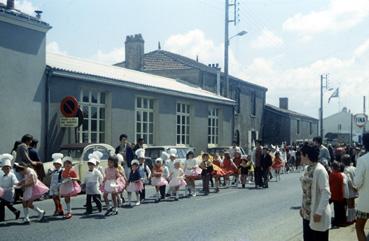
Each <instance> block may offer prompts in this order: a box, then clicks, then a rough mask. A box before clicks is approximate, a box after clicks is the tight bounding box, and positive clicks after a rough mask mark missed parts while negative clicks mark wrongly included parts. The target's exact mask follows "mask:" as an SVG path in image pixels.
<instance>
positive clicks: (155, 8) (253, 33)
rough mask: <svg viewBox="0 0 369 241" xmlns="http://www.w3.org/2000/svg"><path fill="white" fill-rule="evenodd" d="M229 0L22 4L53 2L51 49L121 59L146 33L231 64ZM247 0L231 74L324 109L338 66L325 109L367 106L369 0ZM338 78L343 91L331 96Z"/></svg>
mask: <svg viewBox="0 0 369 241" xmlns="http://www.w3.org/2000/svg"><path fill="white" fill-rule="evenodd" d="M224 1H225V0H140V1H133V0H106V1H96V0H16V1H15V7H16V8H18V9H20V10H22V11H24V12H27V13H29V14H33V11H34V10H36V9H40V10H42V11H43V14H42V20H44V21H46V22H48V23H49V24H50V25H51V26H52V27H53V28H52V29H51V30H50V31H49V32H48V35H47V50H48V51H51V52H57V53H62V54H66V55H71V56H78V57H82V58H86V59H93V60H95V61H98V62H103V63H108V64H113V63H116V62H120V61H123V60H124V40H125V37H126V36H127V35H132V34H136V33H141V34H142V35H143V38H144V39H145V51H146V52H149V51H152V50H155V49H157V48H158V42H160V43H161V46H162V49H164V50H168V51H172V52H175V53H178V54H181V55H184V56H187V57H190V58H193V59H195V58H196V56H198V58H199V61H200V62H203V63H205V64H210V63H219V64H220V66H221V67H223V52H224V48H223V46H224V8H225V6H224V5H225V3H224ZM0 2H6V0H0ZM230 2H233V0H230ZM237 2H238V3H239V5H238V9H239V11H238V14H239V20H240V21H239V22H238V23H237V25H236V26H234V24H233V23H232V24H230V28H229V31H230V36H232V35H234V34H237V33H238V32H240V31H243V30H245V31H247V32H248V33H247V34H246V35H244V36H238V37H235V38H232V40H231V41H230V60H229V69H230V74H232V75H234V76H237V77H239V78H241V79H244V80H246V81H248V82H252V83H255V84H259V85H262V86H265V87H267V88H268V92H267V103H269V104H273V105H278V99H279V97H288V98H289V108H290V109H291V110H294V111H298V112H300V113H303V114H307V115H310V116H313V117H316V118H318V110H319V104H320V75H321V74H328V88H327V89H325V90H324V112H325V113H324V116H325V117H326V116H328V115H331V114H334V113H336V112H338V111H340V110H341V109H342V108H343V107H347V108H348V109H350V110H351V111H352V112H353V113H362V112H363V96H364V95H367V96H368V97H369V95H368V94H369V27H368V26H369V0H350V1H348V0H298V1H296V0H237ZM232 14H233V12H231V11H230V16H231V17H232V16H233V15H232ZM336 88H339V89H340V97H339V98H332V99H331V101H330V103H328V98H329V97H330V95H332V93H333V91H334V89H336ZM367 106H368V104H367ZM367 112H368V111H367Z"/></svg>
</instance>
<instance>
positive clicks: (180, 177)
mask: <svg viewBox="0 0 369 241" xmlns="http://www.w3.org/2000/svg"><path fill="white" fill-rule="evenodd" d="M169 178H170V182H169V187H170V188H171V189H172V195H173V196H174V198H175V200H176V201H177V200H178V199H179V196H178V190H179V188H180V187H185V186H186V185H187V183H186V181H185V180H184V178H185V175H184V171H183V169H182V168H181V162H180V161H179V160H175V161H174V168H173V170H172V171H171V173H170V175H169Z"/></svg>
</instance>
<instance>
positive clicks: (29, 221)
mask: <svg viewBox="0 0 369 241" xmlns="http://www.w3.org/2000/svg"><path fill="white" fill-rule="evenodd" d="M30 223H31V220H30V219H29V218H23V224H30Z"/></svg>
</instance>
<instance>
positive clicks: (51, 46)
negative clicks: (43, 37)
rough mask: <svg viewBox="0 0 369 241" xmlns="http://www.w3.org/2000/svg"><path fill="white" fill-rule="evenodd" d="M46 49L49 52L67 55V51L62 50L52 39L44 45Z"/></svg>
mask: <svg viewBox="0 0 369 241" xmlns="http://www.w3.org/2000/svg"><path fill="white" fill-rule="evenodd" d="M46 51H47V52H51V53H55V54H63V55H67V52H66V51H64V50H62V49H61V48H60V46H59V44H58V43H57V42H55V41H52V42H50V43H48V44H47V45H46Z"/></svg>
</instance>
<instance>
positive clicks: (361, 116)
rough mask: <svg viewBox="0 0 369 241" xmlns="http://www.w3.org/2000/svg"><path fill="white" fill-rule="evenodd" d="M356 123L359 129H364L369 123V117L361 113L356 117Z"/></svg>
mask: <svg viewBox="0 0 369 241" xmlns="http://www.w3.org/2000/svg"><path fill="white" fill-rule="evenodd" d="M354 122H355V124H356V126H357V127H359V128H363V127H364V126H365V125H366V123H367V122H368V116H367V115H366V114H363V113H360V114H356V115H354Z"/></svg>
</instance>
